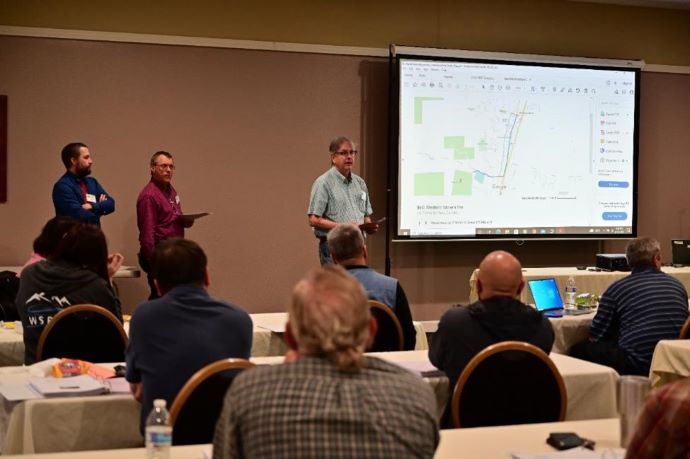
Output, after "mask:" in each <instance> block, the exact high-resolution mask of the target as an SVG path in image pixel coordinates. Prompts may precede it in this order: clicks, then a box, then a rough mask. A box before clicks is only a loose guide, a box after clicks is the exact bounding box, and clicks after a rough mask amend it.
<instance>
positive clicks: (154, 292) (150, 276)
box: [138, 252, 160, 300]
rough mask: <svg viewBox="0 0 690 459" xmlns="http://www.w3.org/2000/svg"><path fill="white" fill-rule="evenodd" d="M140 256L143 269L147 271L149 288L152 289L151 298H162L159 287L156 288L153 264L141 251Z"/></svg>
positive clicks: (140, 264)
mask: <svg viewBox="0 0 690 459" xmlns="http://www.w3.org/2000/svg"><path fill="white" fill-rule="evenodd" d="M138 258H139V266H141V269H143V270H144V272H145V273H146V280H147V281H148V283H149V289H151V294H150V295H149V300H155V299H156V298H160V295H159V294H158V289H156V284H154V283H153V269H151V264H150V263H149V261H148V260H147V259H146V257H144V255H143V254H142V253H141V252H139V254H138Z"/></svg>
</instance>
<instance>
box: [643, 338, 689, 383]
mask: <svg viewBox="0 0 690 459" xmlns="http://www.w3.org/2000/svg"><path fill="white" fill-rule="evenodd" d="M688 376H690V340H688V339H676V340H661V341H659V342H658V343H657V345H656V348H655V349H654V356H653V357H652V364H651V366H650V368H649V379H650V380H651V381H652V387H660V386H663V385H664V384H668V383H670V382H673V381H675V380H677V379H681V378H687V377H688Z"/></svg>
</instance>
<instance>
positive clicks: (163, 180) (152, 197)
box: [137, 151, 194, 300]
mask: <svg viewBox="0 0 690 459" xmlns="http://www.w3.org/2000/svg"><path fill="white" fill-rule="evenodd" d="M174 170H175V163H174V161H173V157H172V155H171V154H170V153H168V152H167V151H157V152H156V153H154V154H153V156H152V157H151V181H150V182H149V183H148V185H146V186H145V187H144V189H143V190H141V193H139V198H138V199H137V226H138V227H139V245H140V246H141V249H140V251H139V265H140V266H141V269H143V270H144V271H145V272H146V277H147V279H148V283H149V288H150V289H151V295H150V296H149V299H150V300H152V299H154V298H158V296H159V295H158V291H157V289H156V286H155V285H154V283H153V274H152V272H153V271H152V268H151V258H152V257H153V252H154V249H155V247H156V244H158V243H159V242H160V241H162V240H165V239H168V238H171V237H184V229H185V228H189V227H190V226H192V225H193V224H194V220H193V219H189V218H185V217H183V216H182V206H181V205H180V197H179V196H178V194H177V191H175V188H173V186H172V184H171V183H170V182H171V181H172V176H173V171H174Z"/></svg>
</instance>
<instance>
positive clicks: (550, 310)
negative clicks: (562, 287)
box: [527, 277, 563, 317]
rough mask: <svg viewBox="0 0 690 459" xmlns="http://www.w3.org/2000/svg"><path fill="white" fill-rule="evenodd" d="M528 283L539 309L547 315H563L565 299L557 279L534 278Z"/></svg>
mask: <svg viewBox="0 0 690 459" xmlns="http://www.w3.org/2000/svg"><path fill="white" fill-rule="evenodd" d="M527 285H529V289H530V291H531V292H532V298H534V305H535V306H536V307H537V311H541V312H543V313H544V315H545V316H546V317H561V316H563V299H562V298H561V294H560V292H559V291H558V285H556V279H554V278H553V277H549V278H547V279H532V280H528V281H527Z"/></svg>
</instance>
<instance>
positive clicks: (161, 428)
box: [146, 398, 172, 459]
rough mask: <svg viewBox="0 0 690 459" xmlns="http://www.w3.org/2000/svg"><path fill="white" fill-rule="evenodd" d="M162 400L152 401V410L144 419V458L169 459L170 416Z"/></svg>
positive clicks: (170, 444) (170, 443)
mask: <svg viewBox="0 0 690 459" xmlns="http://www.w3.org/2000/svg"><path fill="white" fill-rule="evenodd" d="M165 405H166V402H165V400H163V399H162V398H157V399H156V400H154V401H153V409H152V410H151V413H150V414H149V417H148V418H146V457H147V458H148V459H169V458H170V447H171V446H172V427H171V426H170V414H169V413H168V410H167V409H166V407H165Z"/></svg>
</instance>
